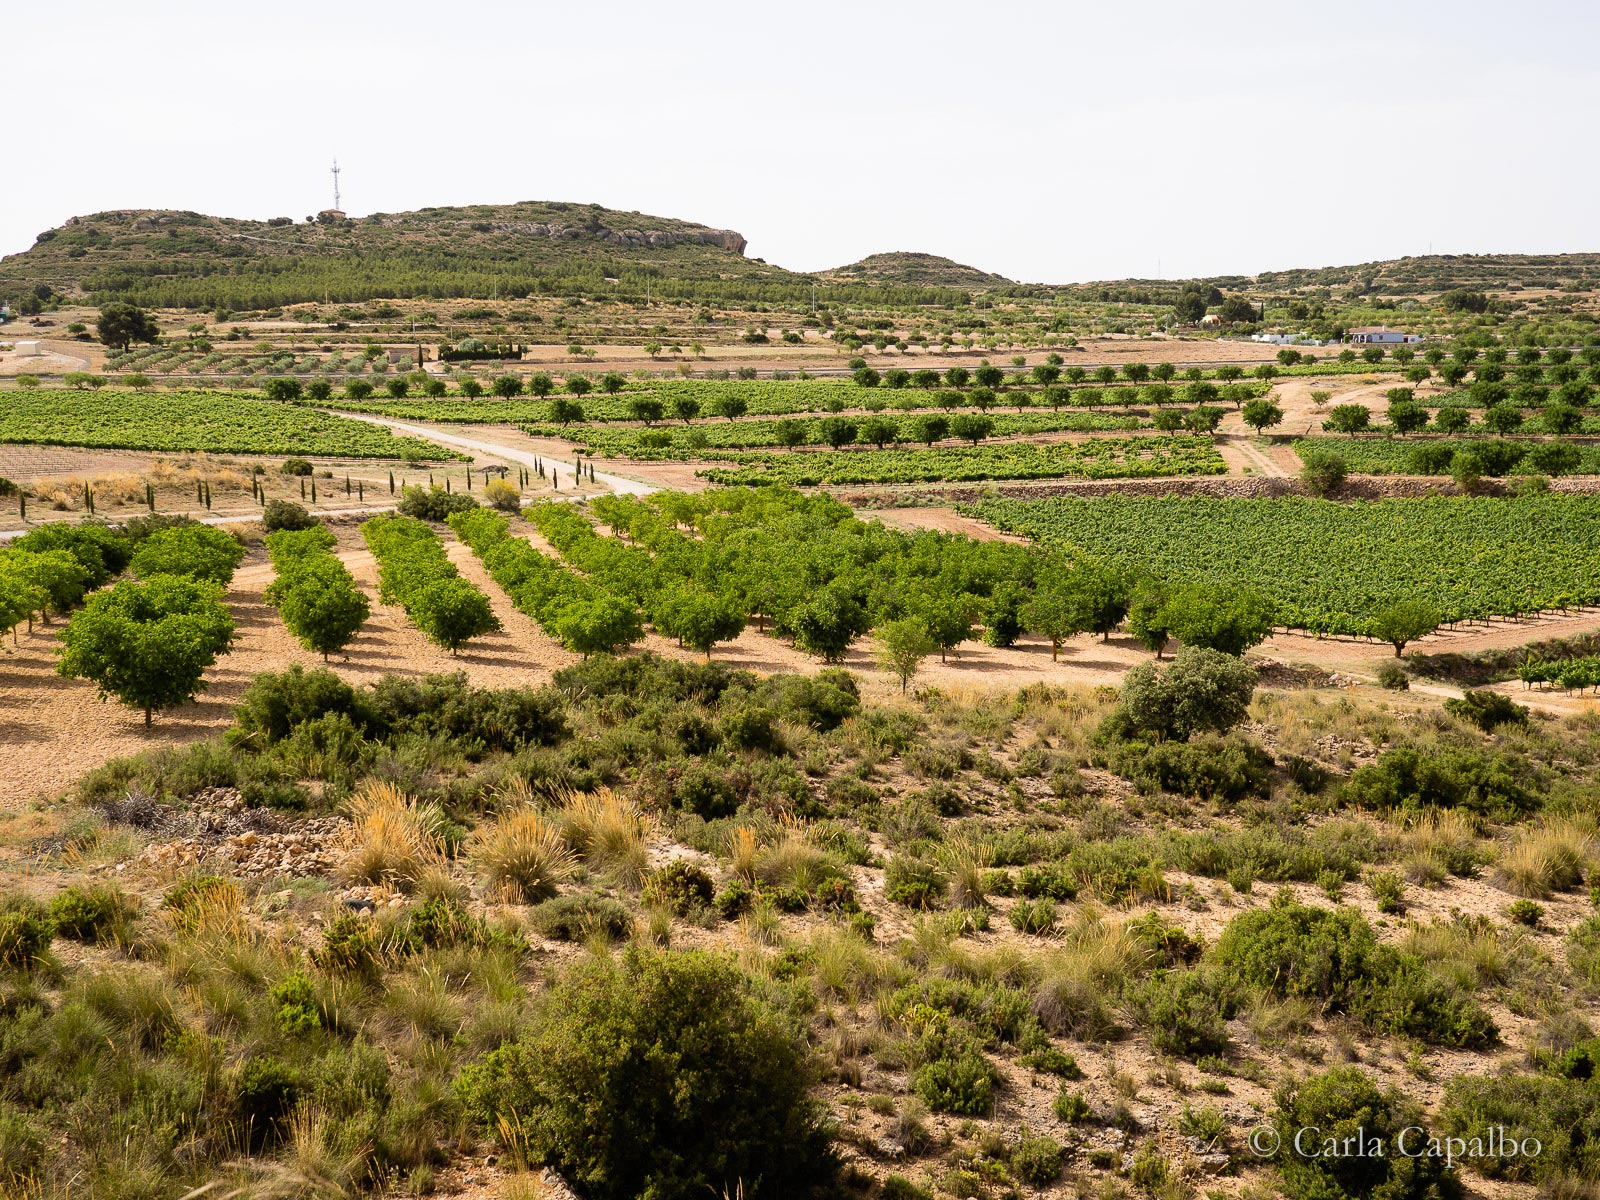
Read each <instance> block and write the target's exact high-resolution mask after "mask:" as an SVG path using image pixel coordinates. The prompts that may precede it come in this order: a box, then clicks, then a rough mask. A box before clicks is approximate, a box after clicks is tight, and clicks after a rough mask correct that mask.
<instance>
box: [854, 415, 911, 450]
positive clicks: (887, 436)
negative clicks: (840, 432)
mask: <svg viewBox="0 0 1600 1200" xmlns="http://www.w3.org/2000/svg"><path fill="white" fill-rule="evenodd" d="M856 440H857V441H859V442H861V443H862V444H863V445H873V446H876V447H877V448H878V449H879V450H882V449H883V448H884V447H885V446H887V445H888V444H889V443H890V442H898V441H899V440H900V426H899V425H897V424H895V422H893V421H891V420H889V419H888V418H887V417H868V418H867V419H866V420H865V421H863V422H861V428H860V430H858V431H857V433H856Z"/></svg>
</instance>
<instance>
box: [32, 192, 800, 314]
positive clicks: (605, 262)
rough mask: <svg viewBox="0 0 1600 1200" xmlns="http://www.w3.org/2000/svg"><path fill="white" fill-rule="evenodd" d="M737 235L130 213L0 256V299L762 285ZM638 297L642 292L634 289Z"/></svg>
mask: <svg viewBox="0 0 1600 1200" xmlns="http://www.w3.org/2000/svg"><path fill="white" fill-rule="evenodd" d="M745 244H746V243H745V239H744V236H743V235H742V234H738V233H735V232H733V231H732V230H727V229H712V228H710V227H708V226H705V225H697V224H694V223H692V222H689V221H677V220H672V219H670V218H666V217H653V216H648V215H646V214H643V213H636V212H618V211H616V210H613V209H607V208H601V207H600V206H599V205H585V204H561V203H540V202H526V203H520V204H497V205H472V206H469V207H462V208H426V209H422V210H420V211H418V212H409V213H374V214H372V215H371V216H366V217H361V218H357V219H354V220H350V219H345V218H343V217H342V216H339V215H337V214H328V213H324V214H321V215H320V216H319V217H317V218H316V219H314V220H313V219H307V220H305V221H295V220H293V219H291V218H289V217H279V218H275V219H271V220H264V221H254V220H240V219H236V218H231V217H212V216H204V215H202V214H200V213H194V212H175V211H163V210H151V209H130V210H123V211H118V212H102V213H94V214H92V215H90V216H84V217H73V218H72V219H71V220H69V221H68V222H67V223H66V224H64V225H62V226H59V227H58V228H55V229H50V230H46V231H45V232H44V233H41V234H40V235H39V237H38V240H37V241H36V242H35V243H34V245H33V246H32V248H30V249H28V250H26V251H24V252H23V253H21V254H14V255H10V256H9V257H7V258H4V259H0V295H16V294H18V293H20V292H21V291H23V290H31V289H33V288H36V287H38V286H40V285H45V286H48V287H50V288H52V289H53V290H55V291H58V292H63V293H67V294H85V293H87V294H92V295H93V296H94V298H95V299H97V300H106V299H111V298H122V299H128V300H132V301H134V302H136V303H141V304H148V305H159V306H163V307H193V308H212V307H217V306H224V307H229V308H235V309H240V308H261V307H266V306H270V305H282V304H290V303H295V302H299V301H308V300H323V299H329V300H334V301H359V300H366V299H371V298H374V297H378V296H382V297H408V296H484V297H489V296H504V295H514V294H524V293H527V292H530V291H535V290H540V289H541V288H552V287H553V288H556V289H557V290H559V289H560V286H561V285H560V281H562V280H571V281H573V282H574V283H577V282H579V281H581V282H583V283H586V284H588V285H589V286H591V287H593V286H598V285H601V284H603V283H604V281H605V280H606V279H607V278H608V277H609V278H622V277H624V276H634V275H660V276H664V277H670V278H673V279H682V280H694V279H707V280H716V279H727V278H741V279H743V278H751V279H762V278H769V279H773V280H790V279H793V276H792V275H790V273H789V272H787V271H783V270H781V269H779V268H776V267H769V266H767V265H766V264H765V263H762V262H759V261H753V260H750V259H746V258H745V257H744V250H745ZM641 290H642V284H641Z"/></svg>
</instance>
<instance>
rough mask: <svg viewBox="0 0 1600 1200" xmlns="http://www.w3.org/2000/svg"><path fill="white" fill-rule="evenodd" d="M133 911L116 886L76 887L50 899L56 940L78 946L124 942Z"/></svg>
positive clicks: (51, 923) (51, 921) (125, 897)
mask: <svg viewBox="0 0 1600 1200" xmlns="http://www.w3.org/2000/svg"><path fill="white" fill-rule="evenodd" d="M130 910H131V903H130V901H129V899H128V897H127V896H126V895H124V894H123V892H122V891H121V890H120V889H119V888H117V887H115V886H114V885H111V884H102V885H99V886H95V887H79V886H77V885H74V886H72V887H69V888H66V889H65V890H63V891H61V892H58V893H57V894H56V896H55V897H54V898H53V899H51V901H50V925H51V927H52V928H53V929H54V930H55V933H56V936H57V937H64V938H70V939H72V940H73V941H75V942H89V943H99V942H105V941H111V940H117V941H122V940H125V938H126V935H127V931H128V924H129V915H130Z"/></svg>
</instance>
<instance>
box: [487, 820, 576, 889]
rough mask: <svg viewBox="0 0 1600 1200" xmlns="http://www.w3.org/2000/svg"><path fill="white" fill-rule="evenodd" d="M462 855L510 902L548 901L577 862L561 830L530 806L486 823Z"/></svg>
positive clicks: (570, 875)
mask: <svg viewBox="0 0 1600 1200" xmlns="http://www.w3.org/2000/svg"><path fill="white" fill-rule="evenodd" d="M467 857H468V859H469V860H470V861H471V862H472V864H473V865H474V867H475V868H476V869H477V872H478V874H479V876H480V877H481V878H482V879H483V880H484V882H485V883H487V884H488V885H489V886H490V887H491V888H493V889H494V890H495V891H496V893H497V894H498V895H500V896H502V897H503V898H505V899H506V900H508V901H510V902H512V903H516V904H536V903H538V902H539V901H540V900H548V899H549V898H550V897H551V896H554V895H555V894H556V890H557V888H558V887H559V886H560V885H561V884H562V883H563V882H565V881H566V880H567V879H570V878H571V877H572V872H573V870H574V868H575V867H576V866H577V858H576V856H575V855H574V854H573V852H572V850H571V848H570V847H569V846H568V845H567V842H566V839H565V838H563V837H562V836H561V831H560V830H559V829H557V828H556V826H555V824H554V823H552V822H551V821H550V820H548V819H547V818H546V817H545V816H544V814H542V813H540V812H539V811H538V810H536V809H533V808H514V809H511V810H509V811H507V812H503V813H501V814H500V815H499V816H497V817H495V818H494V819H493V820H492V821H488V822H486V823H485V824H484V825H483V826H482V827H480V828H479V829H478V831H477V832H476V833H475V834H474V835H473V837H472V839H471V841H470V842H469V843H468V846H467Z"/></svg>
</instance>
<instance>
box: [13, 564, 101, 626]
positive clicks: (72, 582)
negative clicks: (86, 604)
mask: <svg viewBox="0 0 1600 1200" xmlns="http://www.w3.org/2000/svg"><path fill="white" fill-rule="evenodd" d="M5 562H6V565H7V566H8V567H9V568H11V569H12V571H15V572H17V573H19V574H20V578H21V580H22V581H23V582H22V584H21V586H22V587H23V588H24V589H25V590H27V592H28V594H29V595H30V596H33V595H34V594H35V592H34V589H37V599H36V601H35V603H34V605H33V607H31V608H30V609H28V610H27V611H28V612H39V613H41V614H47V613H50V612H56V613H65V612H67V611H69V610H70V609H72V608H74V607H75V606H76V605H77V604H78V603H80V602H81V601H82V600H83V597H84V595H85V594H86V593H87V592H88V590H89V588H90V586H91V584H92V581H93V579H94V572H93V571H92V570H91V569H90V568H89V567H86V566H84V565H83V563H82V562H80V561H79V560H78V558H77V557H76V556H75V555H73V554H72V553H71V552H69V551H67V550H38V551H30V550H12V551H11V552H10V553H9V554H7V555H5ZM7 576H8V577H10V578H15V577H17V576H15V575H12V574H11V572H7ZM24 615H26V613H25V614H24ZM12 624H13V625H14V624H16V622H14V621H13V622H12ZM8 628H9V626H8Z"/></svg>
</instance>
